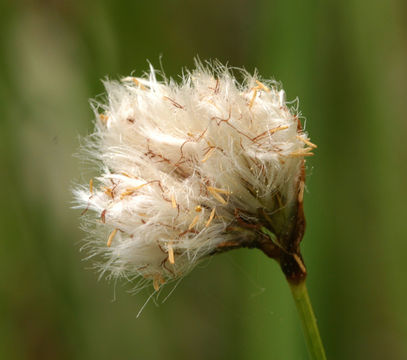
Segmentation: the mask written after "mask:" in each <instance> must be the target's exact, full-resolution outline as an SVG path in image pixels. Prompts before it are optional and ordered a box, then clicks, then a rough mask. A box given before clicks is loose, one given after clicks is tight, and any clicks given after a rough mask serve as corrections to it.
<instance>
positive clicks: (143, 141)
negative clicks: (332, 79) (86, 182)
mask: <svg viewBox="0 0 407 360" xmlns="http://www.w3.org/2000/svg"><path fill="white" fill-rule="evenodd" d="M241 74H242V75H243V77H244V81H243V84H239V83H238V82H237V80H236V79H235V78H234V77H233V75H232V73H231V71H230V70H229V69H228V68H227V67H224V66H221V65H216V68H214V66H211V67H205V66H202V65H201V64H197V68H196V69H195V70H193V71H191V72H189V71H188V72H186V74H185V75H184V76H183V79H182V82H181V83H180V84H178V83H176V82H174V81H173V80H167V79H165V78H164V80H162V81H159V80H157V78H156V72H155V71H154V69H152V68H151V71H150V73H149V74H147V75H146V76H145V77H142V78H135V77H126V78H124V79H122V80H121V81H120V82H118V81H105V82H104V84H105V87H106V91H107V101H106V103H105V104H97V106H95V113H96V130H95V133H94V134H93V135H91V136H90V137H89V141H88V145H87V155H89V156H91V157H92V158H94V159H96V160H97V162H98V164H99V165H100V168H101V173H100V175H99V176H98V177H97V178H96V179H95V181H93V180H91V184H90V186H89V187H88V186H81V187H79V188H77V189H76V190H75V191H74V193H75V197H76V201H77V205H78V207H81V208H83V209H85V210H90V211H92V212H93V213H94V214H96V217H93V220H92V217H91V216H88V215H89V214H88V215H87V217H86V219H87V223H89V222H90V223H92V224H94V225H95V227H96V230H95V229H94V230H93V231H94V232H96V233H97V234H93V235H94V236H93V237H92V239H91V240H90V241H89V242H88V243H87V246H88V247H89V248H90V249H91V254H92V255H93V254H94V255H101V256H102V260H101V262H100V263H99V266H100V269H101V271H102V272H107V273H109V274H110V275H111V276H113V277H122V276H124V277H127V278H133V277H136V276H140V277H141V279H147V280H152V281H153V285H154V288H155V289H156V290H158V289H159V287H160V285H161V284H163V283H164V282H166V281H167V280H171V279H174V278H177V277H180V276H182V275H185V274H186V273H187V272H188V271H189V270H190V269H191V268H193V266H194V265H195V264H196V263H197V262H198V261H199V260H201V259H202V258H204V257H206V256H208V255H210V254H214V253H217V252H221V251H224V250H227V249H231V248H236V247H242V246H246V247H259V248H261V249H262V250H263V251H265V252H266V253H268V254H269V255H270V256H272V257H273V256H274V255H273V254H274V253H275V252H279V253H281V252H283V253H289V254H297V253H298V254H299V251H297V248H298V246H299V242H300V241H301V238H302V233H303V228H304V222H303V216H302V194H303V190H304V156H309V155H312V149H313V148H314V147H315V145H314V144H312V143H311V142H310V141H309V139H308V137H307V135H306V134H305V133H304V132H303V131H302V130H301V125H300V122H299V120H298V117H297V116H296V114H293V113H292V112H291V111H290V110H289V109H288V107H287V105H286V101H285V95H284V91H283V90H280V89H279V88H278V85H277V84H276V83H275V82H273V81H260V80H258V78H257V77H256V76H252V75H250V74H248V73H246V72H244V71H241ZM293 234H294V235H293ZM293 236H294V238H293ZM274 257H276V256H274ZM297 257H298V256H297ZM298 258H299V257H298ZM298 262H299V265H300V266H301V265H302V262H301V261H300V259H299V260H298ZM302 266H303V265H302Z"/></svg>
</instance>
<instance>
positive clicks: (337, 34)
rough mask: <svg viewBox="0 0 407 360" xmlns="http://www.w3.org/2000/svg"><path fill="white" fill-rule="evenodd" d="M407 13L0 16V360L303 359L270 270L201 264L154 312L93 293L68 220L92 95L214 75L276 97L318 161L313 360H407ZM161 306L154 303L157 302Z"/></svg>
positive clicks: (239, 10) (130, 299)
mask: <svg viewBox="0 0 407 360" xmlns="http://www.w3.org/2000/svg"><path fill="white" fill-rule="evenodd" d="M406 4H407V3H406V2H405V1H404V0H390V1H371V0H370V1H369V0H359V1H351V0H348V1H336V2H335V1H312V0H311V1H301V0H297V1H284V0H275V1H266V0H263V1H261V0H259V1H250V0H234V1H231V0H226V1H220V0H208V1H205V2H203V1H199V2H198V1H186V0H167V1H153V0H150V1H135V0H133V1H130V0H127V1H117V2H113V1H107V0H104V1H95V2H92V1H68V0H48V1H47V0H43V1H34V0H32V1H13V2H12V1H10V2H7V1H6V2H4V1H3V2H1V5H0V30H1V31H0V39H1V40H0V46H1V47H0V149H1V152H0V159H1V162H0V166H1V167H0V169H1V177H0V191H1V200H0V201H1V206H0V225H1V227H0V234H1V251H0V291H1V293H0V315H1V318H0V359H42V360H46V359H86V360H89V359H100V360H102V359H146V360H149V359H179V360H182V359H197V360H200V359H236V360H239V359H277V360H278V359H281V360H290V359H293V360H294V359H295V360H296V359H307V355H306V349H305V344H304V341H303V338H302V334H301V330H300V323H299V320H298V318H297V314H296V312H295V307H294V303H293V301H292V299H291V295H290V292H289V289H288V286H287V285H286V283H285V280H284V279H283V276H282V274H281V273H280V271H279V269H278V267H277V265H276V264H275V263H273V262H272V261H270V260H268V259H267V258H266V257H265V256H264V255H263V254H261V253H260V252H258V251H254V250H239V251H235V252H231V253H229V254H225V255H221V256H218V257H216V258H214V259H212V260H211V261H210V262H209V263H205V264H203V265H202V266H199V268H198V269H196V270H195V271H194V272H193V273H191V274H190V275H189V276H188V277H187V278H185V279H184V280H183V281H182V282H181V283H180V284H179V286H178V288H177V289H176V290H175V291H174V293H173V294H172V295H171V296H170V297H169V298H168V300H167V301H166V302H165V303H164V304H162V300H163V299H164V297H161V298H159V299H158V301H157V302H156V304H155V303H154V302H150V303H149V304H148V305H147V306H146V307H145V309H144V311H143V313H142V314H141V316H140V317H139V318H136V316H137V313H138V312H139V310H140V308H141V306H142V305H143V304H144V302H145V300H146V299H147V297H148V295H149V292H144V293H141V294H138V295H136V296H132V295H130V294H129V293H128V290H129V287H128V286H126V284H125V283H118V284H117V285H116V286H115V284H114V283H108V282H107V281H104V280H102V281H98V276H97V274H95V273H94V272H93V271H90V270H88V269H87V268H88V267H89V266H90V264H88V263H86V262H84V261H82V259H83V257H84V254H82V253H80V252H79V248H80V240H81V239H82V238H83V237H84V234H83V233H82V232H81V231H80V230H79V229H78V226H79V213H80V212H79V211H74V210H71V209H70V201H71V193H70V190H71V187H72V184H73V182H74V181H87V180H88V179H89V177H90V176H91V172H90V171H89V173H84V172H81V170H80V162H79V160H78V159H76V158H74V157H73V156H72V154H73V153H74V152H76V151H77V149H78V145H79V140H78V137H79V135H82V136H84V135H86V134H88V133H89V132H90V131H91V130H92V119H93V115H92V113H91V111H90V108H89V104H88V99H89V98H92V97H95V96H96V95H98V94H100V93H101V92H103V87H102V85H101V83H100V79H102V78H104V77H105V76H109V77H112V78H116V77H118V76H122V75H128V74H129V73H131V72H132V71H133V70H134V71H135V74H139V75H140V74H141V73H142V72H143V71H144V70H146V69H147V67H148V65H147V62H146V59H149V60H150V61H151V62H152V63H153V64H154V65H155V66H159V58H160V55H163V57H162V62H163V66H164V68H165V70H166V72H167V74H169V75H172V76H176V74H178V73H180V71H181V69H182V67H183V66H192V64H193V57H194V56H196V55H199V56H200V57H201V59H207V58H217V59H219V60H221V61H222V62H227V61H228V62H229V63H230V64H231V65H234V66H244V67H245V68H247V69H248V70H249V71H253V70H254V69H255V68H257V69H258V70H259V72H260V74H262V75H263V76H264V77H274V78H276V79H277V80H280V81H282V83H283V85H284V88H285V90H286V92H287V96H288V99H294V98H296V97H297V96H298V98H299V99H300V100H301V101H300V109H301V111H302V113H303V115H304V116H305V117H306V118H307V121H306V128H307V130H308V131H309V133H310V135H311V138H312V140H313V142H315V143H317V144H318V145H319V148H318V150H317V155H316V156H315V157H313V158H312V159H310V160H308V161H307V165H308V182H307V188H308V191H307V194H306V199H305V201H306V215H307V219H308V228H307V232H306V236H305V239H304V242H303V252H304V255H305V259H306V262H307V264H308V268H309V278H308V287H309V290H310V294H311V297H312V299H313V303H314V307H315V310H316V313H317V317H318V320H319V325H320V330H321V333H322V337H323V339H324V342H325V346H326V351H327V354H328V358H329V359H338V360H339V359H369V360H374V359H407V308H406V304H407V280H406V277H407V267H406V251H407V237H406V234H407V220H406V215H407V212H406V205H405V204H406V202H407V190H406V187H407V186H406V174H407V166H406V164H407V151H406V147H407V145H406V144H407V140H406V136H407V121H406V115H405V113H406V110H405V103H406V100H407V98H406V95H407V5H406ZM168 290H170V289H168Z"/></svg>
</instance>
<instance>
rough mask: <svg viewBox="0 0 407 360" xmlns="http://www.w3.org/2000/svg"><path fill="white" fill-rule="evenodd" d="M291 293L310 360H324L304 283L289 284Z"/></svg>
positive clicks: (323, 351)
mask: <svg viewBox="0 0 407 360" xmlns="http://www.w3.org/2000/svg"><path fill="white" fill-rule="evenodd" d="M289 285H290V288H291V292H292V294H293V298H294V301H295V305H296V306H297V310H298V313H299V315H300V319H301V324H302V330H303V332H304V336H305V340H306V343H307V347H308V352H309V354H310V358H311V359H312V360H326V355H325V350H324V346H323V345H322V341H321V336H320V335H319V330H318V326H317V320H316V318H315V315H314V311H313V310H312V305H311V300H310V298H309V295H308V290H307V286H306V285H305V281H302V282H300V283H298V284H294V283H290V282H289Z"/></svg>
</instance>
